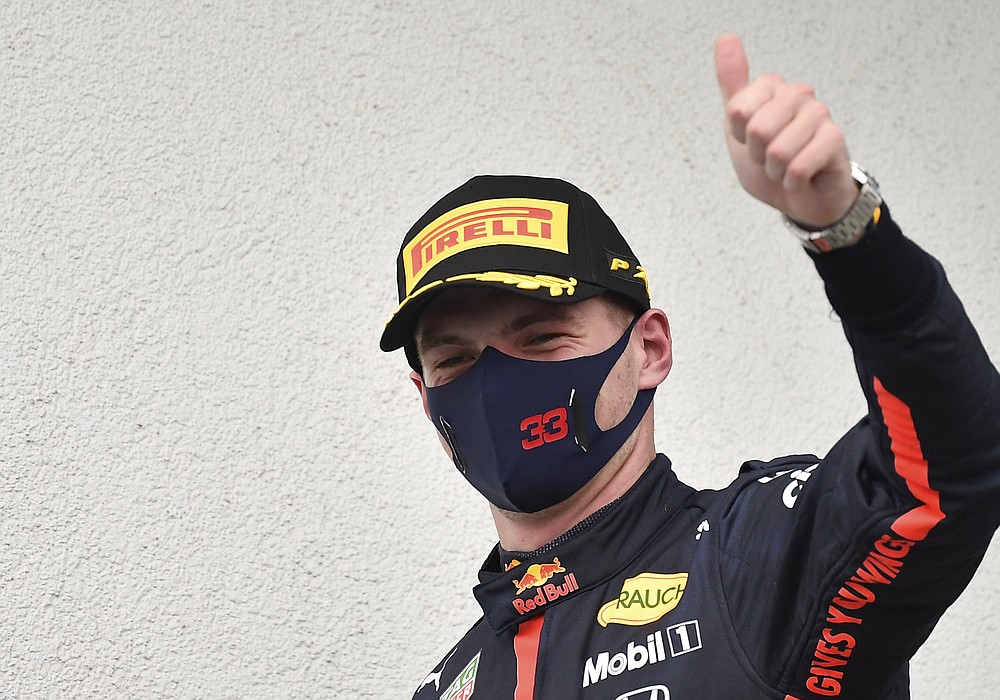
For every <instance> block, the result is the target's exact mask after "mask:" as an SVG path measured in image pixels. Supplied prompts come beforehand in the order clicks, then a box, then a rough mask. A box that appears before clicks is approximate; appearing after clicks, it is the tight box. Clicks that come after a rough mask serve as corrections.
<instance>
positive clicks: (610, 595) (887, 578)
mask: <svg viewBox="0 0 1000 700" xmlns="http://www.w3.org/2000/svg"><path fill="white" fill-rule="evenodd" d="M812 257H813V259H814V262H815V265H816V267H817V270H818V271H819V273H820V275H821V276H822V277H823V280H824V283H825V286H826V291H827V296H828V298H829V299H830V302H831V304H832V305H833V308H834V310H835V311H836V312H837V313H838V314H839V316H840V318H841V320H842V322H843V325H844V329H845V332H846V334H847V338H848V340H849V342H850V344H851V346H852V348H853V351H854V356H855V359H856V365H857V369H858V375H859V377H860V380H861V384H862V387H863V389H864V392H865V395H866V397H867V401H868V408H869V410H868V415H867V416H866V417H865V418H864V419H863V420H861V421H860V422H859V423H858V424H857V425H856V426H854V427H853V428H852V429H851V430H850V431H848V433H847V434H846V435H845V436H844V437H843V438H842V439H841V440H840V441H838V442H837V443H836V445H834V446H833V448H832V449H831V450H830V452H829V453H828V454H827V455H826V456H825V457H824V458H822V459H820V458H817V457H814V456H811V455H796V456H789V457H784V458H781V459H777V460H774V461H772V462H769V463H763V462H748V463H746V464H744V465H743V466H742V468H741V470H740V474H739V476H738V477H737V478H736V480H735V481H733V483H732V484H731V485H730V486H728V487H727V488H725V489H722V490H719V491H709V490H706V491H698V490H695V489H693V488H691V487H690V486H687V485H685V484H684V483H682V482H681V481H679V480H678V478H677V477H676V476H675V475H674V472H673V470H672V467H671V463H670V461H669V460H668V459H667V458H666V457H665V456H663V455H659V456H657V458H656V459H655V460H654V461H653V462H652V464H651V465H650V466H649V468H648V469H647V470H646V472H645V473H644V474H643V476H642V477H641V478H640V479H639V480H638V481H637V482H636V484H635V485H634V486H633V487H632V488H631V489H630V490H629V492H628V493H627V494H625V495H624V496H623V497H622V498H620V499H618V500H617V501H615V502H613V503H611V504H608V505H607V506H605V507H604V508H603V509H601V510H600V511H598V512H597V513H595V514H594V515H592V516H591V517H589V518H587V519H586V520H585V521H584V522H582V523H580V524H579V525H577V526H576V527H575V528H573V529H572V530H570V531H569V532H568V533H566V534H565V535H563V536H561V537H559V538H558V539H557V540H555V541H554V542H552V543H550V544H549V545H546V546H545V547H543V548H541V549H540V550H537V551H536V552H533V553H531V554H529V555H526V556H525V555H522V556H521V557H518V559H516V560H515V561H513V562H512V561H509V557H506V556H505V553H502V552H501V550H500V549H499V547H497V548H495V549H494V551H493V552H492V553H491V554H490V556H489V557H488V558H487V560H486V562H485V563H484V565H483V567H482V570H481V571H480V573H479V579H480V584H479V585H478V586H476V588H475V589H474V593H475V596H476V598H477V599H478V601H479V603H480V604H481V606H482V609H483V613H484V615H483V617H482V618H481V619H480V620H479V621H478V622H477V623H476V624H475V625H474V626H473V627H472V629H470V630H469V632H468V633H467V634H466V635H465V637H464V638H463V639H462V640H461V641H460V642H459V643H458V644H457V645H456V646H455V647H454V648H453V649H452V650H450V651H449V653H448V654H447V655H446V656H445V657H444V659H442V661H440V662H439V663H438V665H437V666H436V667H435V668H434V670H433V672H432V673H430V674H429V675H428V676H427V677H426V678H425V679H424V681H423V683H421V685H420V687H419V688H418V689H417V691H416V693H415V695H414V698H415V700H428V699H429V698H433V699H434V700H454V699H456V698H457V699H460V700H466V699H467V698H470V697H475V698H477V700H479V699H482V700H487V699H492V698H503V699H504V700H511V699H513V700H571V699H573V698H580V699H581V700H701V699H705V698H711V699H713V700H714V699H718V698H721V699H725V700H728V699H730V698H741V699H744V700H746V699H750V700H753V699H755V698H761V699H764V698H767V699H769V700H819V699H823V698H838V699H840V700H861V699H864V700H878V699H882V700H902V699H904V698H909V696H910V695H909V682H908V670H907V667H908V659H909V658H910V657H911V656H912V655H913V653H914V652H915V651H916V650H917V648H918V647H919V646H920V644H921V643H922V642H923V641H924V640H925V639H926V638H927V636H928V635H929V634H930V632H931V630H932V629H933V627H934V625H935V623H936V622H937V620H938V618H939V617H940V616H941V614H942V613H943V612H944V610H945V609H946V608H947V606H948V605H949V604H951V603H952V602H953V601H954V600H955V599H956V597H957V596H958V595H959V594H960V592H961V591H962V590H963V589H964V588H965V586H966V585H967V584H968V582H969V580H970V579H971V577H972V575H973V573H974V572H975V570H976V568H977V566H978V565H979V563H980V561H981V559H982V557H983V555H984V553H985V551H986V549H987V546H988V545H989V542H990V539H991V537H992V534H993V532H994V530H995V529H996V528H997V526H998V524H1000V522H998V519H1000V507H998V506H1000V376H998V374H997V371H996V369H995V368H994V367H993V365H992V364H991V362H990V360H989V358H988V356H987V354H986V352H985V350H984V348H983V347H982V344H981V343H980V341H979V338H978V336H977V335H976V332H975V330H974V329H973V327H972V325H971V324H970V322H969V320H968V318H967V316H966V314H965V312H964V310H963V309H962V306H961V304H960V302H959V301H958V299H957V298H956V296H955V294H954V293H953V291H952V289H951V287H950V285H949V284H948V282H947V280H946V278H945V275H944V272H943V271H942V269H941V267H940V265H939V264H938V263H937V261H936V260H934V259H933V258H932V257H931V256H929V255H928V254H926V253H925V252H923V251H922V250H921V249H920V248H919V247H917V246H916V245H915V244H914V243H913V242H911V241H910V240H908V239H907V238H905V237H904V236H903V235H902V233H901V232H900V230H899V228H898V227H897V226H896V225H895V223H894V222H893V221H892V220H891V218H890V216H889V212H888V209H887V208H886V207H884V206H883V207H882V209H881V212H880V216H878V217H877V223H875V224H872V226H871V230H869V232H868V233H867V234H866V235H865V236H864V237H863V238H862V239H861V241H860V242H859V243H858V244H856V245H855V246H852V247H850V248H846V249H842V250H838V251H834V252H832V253H827V254H825V255H818V256H812ZM505 569H507V570H505Z"/></svg>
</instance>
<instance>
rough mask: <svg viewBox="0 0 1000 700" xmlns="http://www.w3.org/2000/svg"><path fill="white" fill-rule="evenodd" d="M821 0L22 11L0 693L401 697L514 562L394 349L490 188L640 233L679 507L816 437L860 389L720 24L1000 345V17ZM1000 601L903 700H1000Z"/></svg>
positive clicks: (253, 1)
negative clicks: (745, 102)
mask: <svg viewBox="0 0 1000 700" xmlns="http://www.w3.org/2000/svg"><path fill="white" fill-rule="evenodd" d="M825 5H827V4H825V3H798V2H792V1H791V0H786V1H785V2H778V1H765V0H755V1H750V2H748V1H745V0H744V1H740V0H729V1H727V2H715V3H702V2H693V1H686V2H657V1H655V0H645V1H635V2H627V3H596V2H595V3H589V2H580V1H572V0H561V1H558V2H544V3H543V2H523V1H517V2H498V3H487V2H478V1H475V0H452V2H448V3H438V2H417V1H416V0H398V1H397V2H391V1H386V2H346V1H345V0H338V1H336V2H324V1H321V0H315V1H312V2H306V1H304V0H298V1H292V2H287V3H286V2H278V1H274V2H266V1H264V0H231V1H230V2H221V3H212V2H194V1H191V2H169V3H154V2H151V1H150V2H100V1H98V0H78V1H76V2H68V1H65V2H62V3H58V2H29V1H27V0H11V1H8V2H4V3H0V499H2V501H0V505H2V509H3V510H2V515H0V697H3V698H8V697H10V698H22V697H26V698H35V697H38V698H67V697H74V698H106V697H115V698H118V697H137V698H320V697H325V698H346V697H352V698H366V699H367V698H371V699H374V698H387V697H408V696H409V695H408V694H409V692H411V691H412V689H413V688H414V687H415V685H416V684H417V683H418V682H419V680H420V679H421V678H422V677H423V674H424V673H425V672H426V671H427V670H428V669H429V667H430V666H431V665H432V664H433V663H434V662H436V661H437V659H439V658H440V656H441V655H442V654H443V652H444V651H445V650H446V649H447V647H448V646H449V645H450V644H451V643H452V642H453V641H454V639H455V638H456V637H457V635H458V634H459V633H460V632H461V631H462V630H464V629H465V628H466V627H467V626H468V625H469V624H470V623H471V622H472V621H473V620H474V619H475V618H476V617H477V616H478V613H477V608H476V605H475V603H474V601H473V599H472V597H471V594H470V588H471V586H472V585H473V584H474V582H475V570H476V568H477V566H478V564H479V562H480V560H481V559H482V557H483V556H484V555H485V553H486V551H487V549H488V547H489V546H490V545H491V544H492V542H493V539H494V536H493V534H492V528H491V524H490V522H489V520H488V514H487V511H486V509H485V508H484V506H483V505H482V503H481V502H480V501H479V499H478V497H477V496H476V495H475V494H474V493H473V492H472V491H471V489H469V488H468V487H466V485H465V484H464V482H463V481H462V480H461V479H460V477H459V476H458V475H457V474H456V473H455V472H454V470H453V469H452V468H450V466H449V465H448V464H447V463H446V461H445V460H444V458H443V457H442V456H441V455H440V454H439V453H438V452H439V448H438V446H437V442H436V440H435V439H434V437H433V433H432V431H431V429H430V426H429V425H428V424H427V423H426V422H425V419H424V418H423V415H422V413H421V411H420V407H419V404H418V401H417V397H416V393H415V392H414V391H413V390H412V388H411V387H410V386H409V383H408V382H407V381H406V378H405V370H406V366H405V363H404V361H403V358H402V357H401V356H400V355H392V356H385V355H382V354H381V353H379V352H378V351H377V348H376V345H377V339H378V335H379V333H380V330H381V326H382V323H383V321H384V320H385V318H386V317H387V315H388V314H389V312H390V311H391V309H392V308H393V305H394V294H395V291H394V289H395V288H394V281H393V274H394V273H393V258H394V255H395V250H396V247H397V245H398V242H399V239H400V237H401V235H402V233H403V232H404V231H405V230H406V228H407V227H408V226H409V224H410V223H411V222H412V220H414V219H415V218H416V216H418V215H419V214H420V213H422V211H423V210H424V208H425V207H427V206H428V205H429V204H430V203H432V202H433V201H434V200H435V199H436V198H437V197H438V196H440V195H441V194H443V193H444V192H445V191H447V190H448V189H451V188H452V187H454V186H456V185H458V184H459V183H461V182H463V181H464V180H465V179H466V178H467V177H469V176H470V175H472V174H474V173H478V172H525V173H533V174H542V175H554V176H562V177H565V178H568V179H571V180H573V181H575V182H577V183H578V184H579V185H581V186H582V187H584V188H585V189H588V190H589V191H591V192H592V193H593V194H594V195H595V196H597V197H598V199H599V200H600V201H601V202H602V203H603V204H604V205H605V207H606V209H607V210H608V211H609V213H611V215H612V216H613V217H614V218H615V219H616V220H617V222H618V223H619V225H620V227H621V228H622V229H623V230H624V231H625V232H626V233H627V235H628V236H629V237H630V238H631V240H632V241H633V244H634V247H635V249H636V251H637V253H638V254H639V256H640V257H641V258H642V259H643V261H644V263H645V265H646V267H647V268H648V269H649V270H650V271H651V281H652V286H653V293H654V301H655V302H656V303H657V304H658V305H660V306H662V307H664V308H665V309H666V310H667V312H668V313H669V314H670V316H671V318H672V322H673V330H674V335H675V338H676V355H677V360H676V365H675V369H674V372H673V374H672V375H671V377H670V378H669V379H668V381H667V383H666V384H665V385H664V386H663V387H662V388H661V390H660V394H659V396H658V409H657V430H658V434H659V447H660V449H661V450H664V451H666V452H668V453H669V454H670V455H671V456H672V457H673V458H674V459H675V461H676V463H677V466H678V470H679V472H680V473H681V474H682V476H684V477H685V478H687V480H689V481H690V482H692V483H694V484H697V485H702V486H713V487H714V486H720V485H722V484H724V483H726V482H727V481H728V479H729V478H730V477H731V476H732V475H733V474H734V473H735V469H736V467H737V466H738V465H739V463H740V462H741V461H742V460H743V459H746V458H751V457H770V456H774V455H778V454H784V453H787V452H794V451H823V450H825V449H826V448H827V447H828V446H829V445H830V444H831V443H832V442H833V441H834V439H835V438H836V437H837V436H838V435H839V433H840V432H841V431H843V430H844V429H845V428H846V427H847V426H848V425H849V424H850V423H852V422H853V421H854V420H855V419H856V418H857V417H858V416H859V415H860V411H861V410H862V409H863V406H862V400H861V397H860V392H859V390H858V389H857V388H856V383H855V379H854V377H853V373H852V368H851V363H850V358H849V354H848V352H847V348H846V344H845V343H844V341H843V340H842V338H841V336H840V332H839V328H838V327H837V325H836V323H834V322H832V321H831V320H830V319H829V318H828V308H827V305H826V303H825V300H824V298H823V296H822V293H821V290H820V287H819V284H818V282H817V280H816V279H815V277H814V275H813V273H812V271H811V268H810V265H809V264H808V261H807V260H806V258H805V256H804V255H803V254H802V253H801V252H799V251H798V250H797V246H796V244H795V243H794V242H793V241H792V240H791V239H790V237H789V236H788V235H787V233H785V232H784V231H783V230H782V227H781V226H780V225H779V223H778V221H777V219H776V217H775V216H774V215H773V214H772V213H770V212H769V211H767V210H766V209H765V208H763V207H762V206H759V205H757V204H756V203H755V202H753V201H751V200H750V199H749V198H748V197H746V196H745V195H743V194H742V192H741V191H738V189H737V185H736V183H735V179H734V177H733V176H732V175H731V173H730V171H729V169H728V162H727V160H726V156H725V154H724V148H723V144H722V141H721V138H720V137H719V134H718V126H719V119H720V114H719V100H718V97H717V92H716V87H715V84H714V77H713V69H712V64H711V46H712V40H713V38H714V37H715V36H716V35H717V34H718V33H719V32H721V31H723V30H736V31H739V32H741V33H743V34H744V36H745V38H746V42H747V46H748V51H749V54H750V58H751V64H752V67H753V69H754V70H756V71H762V70H768V71H778V72H783V73H785V74H786V75H788V76H790V77H793V78H795V79H798V80H805V81H812V82H814V83H815V84H816V85H817V86H818V89H819V92H820V94H821V96H823V97H825V98H826V99H828V100H829V101H830V102H831V103H832V105H833V108H834V113H835V116H836V117H838V118H839V120H840V122H841V123H842V124H843V125H844V127H845V128H846V130H847V132H848V137H849V143H850V144H851V147H852V153H853V155H854V157H855V159H857V160H859V161H861V162H863V163H865V164H866V165H867V166H868V167H869V168H870V169H871V170H873V172H874V173H876V174H877V176H878V177H879V179H880V180H881V182H882V184H883V189H884V192H885V194H886V196H887V199H888V200H889V201H890V202H891V204H892V206H893V211H894V213H895V215H896V218H897V219H898V220H899V221H900V222H901V223H902V224H903V225H904V227H905V229H906V230H907V231H908V232H909V233H910V235H911V236H913V237H914V238H916V239H917V240H919V241H920V242H921V243H923V244H924V245H925V247H927V248H928V249H930V250H931V251H932V252H934V253H935V254H937V255H938V256H939V257H940V258H941V259H942V260H943V261H944V263H945V265H946V267H947V269H948V270H949V272H950V274H951V277H952V280H953V282H954V284H955V286H956V287H957V288H958V290H959V292H960V293H961V294H962V295H963V296H964V298H965V300H966V303H967V307H968V308H969V311H970V313H971V315H972V316H973V318H974V319H975V320H976V321H977V323H978V326H979V328H980V331H981V334H982V336H983V338H984V341H985V342H986V344H987V346H988V347H989V348H990V349H991V352H992V353H993V355H994V357H997V356H1000V308H998V305H997V299H998V298H1000V296H998V292H1000V255H998V252H997V250H998V245H997V242H998V238H997V221H998V220H1000V197H998V196H997V183H998V180H997V174H996V165H997V163H998V162H1000V146H998V143H1000V128H998V126H997V124H998V119H997V114H1000V92H998V89H997V84H996V79H995V71H996V67H997V65H998V63H1000V60H998V59H1000V55H998V54H1000V52H998V49H997V41H996V34H997V30H998V29H1000V4H997V3H992V2H985V1H982V2H978V1H974V0H966V1H959V2H951V3H933V2H929V1H927V2H917V1H916V0H911V1H910V2H894V3H881V4H877V3H871V2H863V1H861V0H842V1H841V2H839V3H829V7H826V6H825ZM831 8H836V9H831ZM998 584H1000V557H998V555H997V552H996V551H993V552H992V553H991V554H990V555H989V556H988V557H987V559H986V562H985V564H984V565H983V568H982V570H981V572H980V574H979V575H978V577H977V578H976V580H975V581H974V582H973V584H972V586H971V588H970V590H969V591H968V593H967V594H966V596H965V597H964V598H963V600H962V601H961V603H960V604H959V605H957V606H956V607H955V608H953V609H952V611H951V612H949V613H948V615H946V617H945V618H944V620H943V622H942V623H941V625H940V626H939V628H938V630H937V631H936V632H935V634H934V635H933V636H932V638H931V640H930V641H929V643H928V644H927V645H926V647H925V648H924V650H923V651H921V653H920V654H919V655H918V657H917V659H916V661H915V663H914V666H913V686H914V692H913V697H914V698H916V699H917V700H928V699H930V698H936V697H942V696H946V697H966V698H977V699H987V698H996V684H995V682H994V680H993V678H992V674H993V670H994V668H995V660H996V658H997V656H998V655H1000V640H998V639H997V635H998V633H1000V616H998V593H997V589H998Z"/></svg>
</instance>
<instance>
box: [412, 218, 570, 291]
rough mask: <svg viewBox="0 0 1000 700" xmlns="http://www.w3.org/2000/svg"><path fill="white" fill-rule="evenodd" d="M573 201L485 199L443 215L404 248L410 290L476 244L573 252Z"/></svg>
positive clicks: (480, 246)
mask: <svg viewBox="0 0 1000 700" xmlns="http://www.w3.org/2000/svg"><path fill="white" fill-rule="evenodd" d="M568 229H569V205H568V204H566V203H565V202H554V201H549V200H545V199H523V198H506V199H486V200H483V201H481V202H473V203H472V204H466V205H464V206H461V207H458V208H457V209H452V210H451V211H449V212H448V213H446V214H442V215H441V216H439V217H438V218H436V219H434V221H432V222H431V223H429V224H428V225H427V226H425V227H424V229H423V230H422V231H421V232H420V233H419V234H417V235H416V236H415V237H414V239H413V240H412V241H410V242H409V243H407V244H406V246H405V247H404V248H403V270H404V272H405V275H406V294H407V295H409V294H410V293H411V292H412V291H413V288H414V286H415V285H416V284H417V282H419V281H420V279H421V278H422V277H423V276H424V275H426V274H427V273H428V272H429V271H430V270H431V269H433V267H434V266H435V265H437V264H438V263H439V262H441V261H442V260H447V259H448V258H450V257H451V256H452V255H455V254H457V253H461V252H463V251H466V250H471V249H473V248H483V247H486V246H494V245H519V246H526V247H529V248H544V249H546V250H552V251H556V252H558V253H569V238H568Z"/></svg>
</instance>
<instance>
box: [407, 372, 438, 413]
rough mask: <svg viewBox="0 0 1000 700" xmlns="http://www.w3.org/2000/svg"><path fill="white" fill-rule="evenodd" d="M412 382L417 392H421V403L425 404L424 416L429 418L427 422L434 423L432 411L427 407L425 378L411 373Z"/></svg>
mask: <svg viewBox="0 0 1000 700" xmlns="http://www.w3.org/2000/svg"><path fill="white" fill-rule="evenodd" d="M410 381H411V382H413V386H415V387H417V391H418V392H420V401H421V403H423V404H424V415H425V416H427V420H429V421H430V422H431V423H433V422H434V419H433V418H431V410H430V409H429V408H428V407H427V387H425V386H424V378H423V377H421V376H420V375H419V374H418V373H417V372H410Z"/></svg>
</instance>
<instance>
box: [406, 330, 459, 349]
mask: <svg viewBox="0 0 1000 700" xmlns="http://www.w3.org/2000/svg"><path fill="white" fill-rule="evenodd" d="M416 340H417V349H418V350H420V351H421V352H426V351H427V350H433V349H434V348H439V347H441V346H442V345H465V344H467V343H468V342H469V340H468V338H463V337H462V336H460V335H457V334H454V333H449V334H447V335H443V334H440V333H435V332H434V331H430V332H429V333H421V334H420V335H419V336H418V337H417V339H416Z"/></svg>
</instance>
